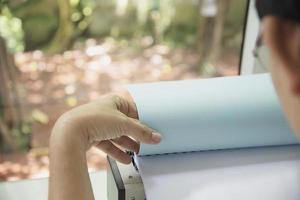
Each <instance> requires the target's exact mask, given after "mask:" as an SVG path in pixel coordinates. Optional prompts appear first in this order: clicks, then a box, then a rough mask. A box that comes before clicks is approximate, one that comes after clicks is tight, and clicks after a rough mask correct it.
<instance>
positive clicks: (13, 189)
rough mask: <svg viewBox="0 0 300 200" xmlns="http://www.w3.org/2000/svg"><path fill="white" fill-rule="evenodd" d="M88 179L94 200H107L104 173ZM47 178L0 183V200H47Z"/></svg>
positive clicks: (97, 173) (91, 175)
mask: <svg viewBox="0 0 300 200" xmlns="http://www.w3.org/2000/svg"><path fill="white" fill-rule="evenodd" d="M90 178H91V182H92V186H93V191H94V195H95V200H107V197H106V185H107V184H106V171H99V172H92V173H90ZM47 198H48V178H41V179H29V180H22V181H12V182H2V183H0V199H1V200H20V199H30V200H47Z"/></svg>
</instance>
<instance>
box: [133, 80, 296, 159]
mask: <svg viewBox="0 0 300 200" xmlns="http://www.w3.org/2000/svg"><path fill="white" fill-rule="evenodd" d="M128 88H129V91H130V93H131V94H132V96H133V99H134V101H135V103H136V105H137V109H138V113H139V119H140V120H141V121H142V122H143V123H144V124H146V125H148V126H149V127H151V128H153V129H155V130H157V131H158V132H160V133H161V134H162V135H163V138H162V141H161V143H160V144H158V145H145V144H142V146H141V150H140V155H152V154H165V153H177V152H192V151H203V150H215V149H229V148H230V149H231V148H241V147H256V146H272V145H284V144H296V143H298V140H297V138H296V136H294V134H293V133H292V131H291V130H290V128H289V126H288V124H287V121H286V119H285V117H284V116H283V113H282V110H281V107H280V105H279V101H278V99H277V96H276V93H275V91H274V88H273V86H272V82H271V79H270V76H269V75H268V74H260V75H249V76H236V77H224V78H211V79H202V80H188V81H167V82H157V83H147V84H137V85H130V86H129V87H128Z"/></svg>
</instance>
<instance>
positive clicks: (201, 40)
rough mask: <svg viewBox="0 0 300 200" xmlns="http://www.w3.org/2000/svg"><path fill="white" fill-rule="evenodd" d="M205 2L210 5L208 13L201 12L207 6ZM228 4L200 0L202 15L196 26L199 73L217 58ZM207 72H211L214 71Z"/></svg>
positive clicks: (218, 0) (219, 0) (218, 1)
mask: <svg viewBox="0 0 300 200" xmlns="http://www.w3.org/2000/svg"><path fill="white" fill-rule="evenodd" d="M205 1H206V3H207V2H210V3H211V4H212V5H210V6H211V8H210V9H208V11H205V10H204V11H203V9H205V8H203V6H207V5H205ZM229 3H230V0H215V1H213V0H201V2H200V7H199V10H200V14H201V15H202V16H201V20H199V25H198V52H199V62H198V66H199V69H200V71H203V70H206V69H203V68H204V67H205V65H207V64H211V63H214V62H215V61H216V60H217V58H218V56H219V53H220V50H221V47H222V34H223V30H224V22H225V18H226V14H227V12H228V7H229ZM213 6H215V12H214V11H213V10H214V9H212V8H213ZM209 71H211V72H213V71H214V70H209ZM208 75H214V74H208Z"/></svg>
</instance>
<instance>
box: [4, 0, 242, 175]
mask: <svg viewBox="0 0 300 200" xmlns="http://www.w3.org/2000/svg"><path fill="white" fill-rule="evenodd" d="M246 7H247V0H0V181H12V180H19V179H24V178H37V177H46V176H48V165H49V159H48V142H49V135H50V132H51V128H52V126H53V124H54V122H55V120H56V119H57V118H58V117H59V116H60V115H61V114H62V113H63V112H64V111H66V110H68V109H71V108H72V107H74V106H77V105H80V104H83V103H86V102H89V101H92V100H95V99H97V98H99V97H100V96H101V95H103V94H106V93H110V92H114V93H117V94H121V93H122V92H123V91H124V88H123V86H124V85H126V84H128V83H137V82H153V81H165V80H181V79H195V78H208V77H215V76H228V75H237V74H238V67H239V61H240V51H241V46H242V41H243V27H244V20H245V15H246V13H245V12H246ZM199 106H201V105H199ZM87 155H88V164H89V170H90V171H93V170H99V169H106V160H105V155H104V154H103V153H101V152H100V151H98V150H97V149H91V150H90V151H89V152H88V153H87Z"/></svg>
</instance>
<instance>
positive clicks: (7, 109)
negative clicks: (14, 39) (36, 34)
mask: <svg viewBox="0 0 300 200" xmlns="http://www.w3.org/2000/svg"><path fill="white" fill-rule="evenodd" d="M18 73H19V71H18V70H17V68H16V66H15V65H14V62H13V59H12V57H11V56H9V55H8V53H7V50H6V45H5V41H4V39H2V38H1V37H0V148H1V149H5V150H17V149H19V148H20V146H19V144H20V140H22V139H24V138H23V137H24V135H23V134H22V131H21V127H22V124H23V122H24V120H23V104H22V102H21V97H20V92H19V83H18V78H17V76H18ZM21 143H23V141H22V142H21Z"/></svg>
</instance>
